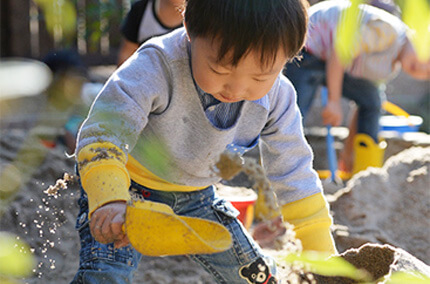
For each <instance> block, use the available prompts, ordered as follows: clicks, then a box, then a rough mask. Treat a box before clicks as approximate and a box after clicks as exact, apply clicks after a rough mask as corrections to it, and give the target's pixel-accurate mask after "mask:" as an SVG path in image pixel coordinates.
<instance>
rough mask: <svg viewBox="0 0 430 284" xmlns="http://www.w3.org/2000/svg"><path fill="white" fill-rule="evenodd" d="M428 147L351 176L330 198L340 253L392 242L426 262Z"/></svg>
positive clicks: (428, 248)
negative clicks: (380, 166)
mask: <svg viewBox="0 0 430 284" xmlns="http://www.w3.org/2000/svg"><path fill="white" fill-rule="evenodd" d="M429 172H430V147H425V148H421V147H412V148H410V149H407V150H405V151H403V152H401V153H399V154H397V155H395V156H392V157H390V158H389V159H388V160H387V161H386V163H385V164H384V166H383V167H382V168H369V169H368V170H366V171H362V172H360V173H358V174H357V175H356V176H354V177H353V178H352V179H351V180H350V181H349V182H348V183H347V186H346V188H344V189H342V190H341V191H339V192H337V193H336V194H335V195H334V196H332V202H331V208H332V211H333V212H334V220H335V224H337V225H338V226H337V230H336V243H337V245H338V249H339V250H340V251H344V250H345V249H347V248H350V247H359V246H361V245H362V244H364V243H367V242H371V243H379V244H391V245H393V246H395V247H400V248H403V249H404V250H406V251H408V252H409V253H411V254H413V255H414V256H416V257H417V258H419V259H421V260H422V261H424V262H426V263H427V264H428V263H430V245H429V236H430V174H429Z"/></svg>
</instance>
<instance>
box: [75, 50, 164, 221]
mask: <svg viewBox="0 0 430 284" xmlns="http://www.w3.org/2000/svg"><path fill="white" fill-rule="evenodd" d="M165 66H166V65H165V64H164V63H163V59H162V57H161V55H160V54H158V52H157V51H156V50H155V49H153V48H150V47H148V48H144V49H142V50H140V51H139V52H138V53H137V54H136V55H134V58H133V60H130V61H128V62H127V63H126V64H123V65H122V66H121V67H120V68H119V69H118V70H117V71H116V72H115V73H114V74H113V75H112V77H111V78H110V79H109V80H108V82H107V83H106V85H105V86H104V87H103V89H102V90H101V92H100V93H99V94H98V96H97V98H96V100H95V101H94V103H93V105H92V106H91V109H90V112H89V114H88V117H87V119H86V120H85V121H84V123H83V125H82V127H81V129H80V132H79V134H78V139H77V147H76V153H77V155H76V158H77V162H78V169H79V173H80V177H81V183H82V186H83V188H84V190H85V192H86V193H87V194H88V199H89V206H90V214H91V213H92V212H94V210H96V209H97V208H98V207H100V206H103V205H104V204H106V203H109V202H111V201H114V200H128V199H129V196H128V188H129V185H130V177H129V173H128V171H127V170H126V168H125V164H126V163H127V160H128V154H129V153H130V152H131V151H132V150H133V149H134V147H135V145H136V143H137V141H138V139H139V137H140V133H141V132H142V130H143V129H144V127H145V126H146V125H147V122H148V117H149V116H150V114H157V113H160V112H162V111H163V109H165V107H166V105H167V104H168V103H167V100H168V99H167V97H168V93H169V92H168V87H167V85H168V83H167V78H166V76H169V71H168V70H166V68H167V67H165Z"/></svg>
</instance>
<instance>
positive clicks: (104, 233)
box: [90, 201, 130, 248]
mask: <svg viewBox="0 0 430 284" xmlns="http://www.w3.org/2000/svg"><path fill="white" fill-rule="evenodd" d="M126 208H127V205H126V204H125V202H122V201H118V202H112V203H108V204H106V205H104V206H102V207H100V208H98V209H97V210H96V211H94V213H93V215H92V216H91V220H90V230H91V234H92V235H93V237H94V239H95V240H96V241H98V242H99V243H102V244H108V243H112V242H113V243H114V246H115V248H121V247H125V246H127V245H128V244H129V243H130V241H129V240H128V238H127V235H126V234H125V232H124V231H123V230H122V226H123V224H124V222H125V211H126Z"/></svg>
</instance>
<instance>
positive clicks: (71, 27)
mask: <svg viewBox="0 0 430 284" xmlns="http://www.w3.org/2000/svg"><path fill="white" fill-rule="evenodd" d="M35 2H36V3H37V4H38V5H39V6H40V7H41V9H42V10H43V12H44V15H45V21H46V28H47V30H48V32H49V33H50V34H51V35H54V34H55V33H56V31H61V32H62V34H63V35H64V36H66V37H70V36H74V35H75V32H76V18H77V14H76V9H75V5H74V3H72V2H70V1H68V0H35Z"/></svg>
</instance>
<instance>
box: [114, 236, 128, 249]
mask: <svg viewBox="0 0 430 284" xmlns="http://www.w3.org/2000/svg"><path fill="white" fill-rule="evenodd" d="M129 244H130V241H129V239H128V237H127V236H126V235H124V237H123V238H122V239H120V240H116V241H115V242H114V248H116V249H119V248H122V247H126V246H128V245H129Z"/></svg>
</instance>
